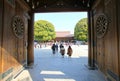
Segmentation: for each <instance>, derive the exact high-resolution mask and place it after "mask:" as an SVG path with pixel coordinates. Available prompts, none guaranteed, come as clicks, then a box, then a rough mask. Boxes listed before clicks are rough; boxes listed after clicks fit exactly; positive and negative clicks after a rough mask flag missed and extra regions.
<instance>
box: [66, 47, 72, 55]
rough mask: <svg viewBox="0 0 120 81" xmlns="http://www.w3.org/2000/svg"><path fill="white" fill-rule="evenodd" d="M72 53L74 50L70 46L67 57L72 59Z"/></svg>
mask: <svg viewBox="0 0 120 81" xmlns="http://www.w3.org/2000/svg"><path fill="white" fill-rule="evenodd" d="M72 53H73V50H72V48H71V46H69V47H68V49H67V55H68V56H69V57H71V56H72Z"/></svg>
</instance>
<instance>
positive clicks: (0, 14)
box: [0, 0, 3, 73]
mask: <svg viewBox="0 0 120 81" xmlns="http://www.w3.org/2000/svg"><path fill="white" fill-rule="evenodd" d="M2 19H3V0H0V73H1V72H2V27H3V22H2Z"/></svg>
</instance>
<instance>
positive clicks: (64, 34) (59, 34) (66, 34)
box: [56, 31, 74, 37]
mask: <svg viewBox="0 0 120 81" xmlns="http://www.w3.org/2000/svg"><path fill="white" fill-rule="evenodd" d="M73 36H74V35H73V34H70V31H56V37H73Z"/></svg>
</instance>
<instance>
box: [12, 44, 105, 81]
mask: <svg viewBox="0 0 120 81" xmlns="http://www.w3.org/2000/svg"><path fill="white" fill-rule="evenodd" d="M67 48H68V46H65V50H66V54H65V57H64V58H62V56H61V54H60V53H59V50H58V52H56V54H55V55H53V54H52V50H51V46H47V47H42V48H34V54H35V56H34V59H35V61H34V66H33V67H30V68H28V69H25V70H23V72H22V73H21V74H20V75H19V76H17V77H16V78H15V79H14V81H105V79H104V76H103V75H101V73H100V72H99V71H98V70H89V69H88V68H87V67H86V65H87V64H88V46H87V45H79V46H78V45H72V48H73V54H72V57H71V58H70V57H68V55H67Z"/></svg>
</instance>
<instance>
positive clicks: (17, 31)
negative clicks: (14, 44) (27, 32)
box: [12, 16, 24, 38]
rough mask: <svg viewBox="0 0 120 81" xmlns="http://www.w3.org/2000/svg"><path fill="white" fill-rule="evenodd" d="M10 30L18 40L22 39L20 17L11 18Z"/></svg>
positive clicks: (22, 31)
mask: <svg viewBox="0 0 120 81" xmlns="http://www.w3.org/2000/svg"><path fill="white" fill-rule="evenodd" d="M12 29H13V32H14V34H15V36H17V37H18V38H23V33H24V22H23V20H22V18H21V17H20V16H15V17H14V18H13V23H12Z"/></svg>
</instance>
